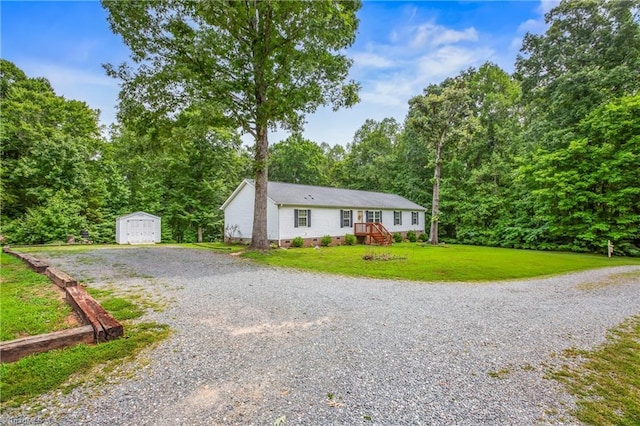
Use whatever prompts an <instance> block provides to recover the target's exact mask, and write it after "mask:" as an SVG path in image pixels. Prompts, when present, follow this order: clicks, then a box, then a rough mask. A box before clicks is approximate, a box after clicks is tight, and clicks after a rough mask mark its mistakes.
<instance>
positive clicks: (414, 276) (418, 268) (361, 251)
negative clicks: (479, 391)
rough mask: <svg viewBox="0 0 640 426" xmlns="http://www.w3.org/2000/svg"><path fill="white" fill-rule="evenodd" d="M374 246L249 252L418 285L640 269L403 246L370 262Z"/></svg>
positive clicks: (273, 260)
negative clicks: (366, 257)
mask: <svg viewBox="0 0 640 426" xmlns="http://www.w3.org/2000/svg"><path fill="white" fill-rule="evenodd" d="M368 247H369V246H362V245H358V246H335V247H322V248H320V249H313V248H297V249H289V250H271V251H269V252H266V253H261V252H257V251H249V252H246V253H244V254H243V256H244V257H246V258H249V259H253V260H255V261H257V262H259V263H263V264H267V265H273V266H284V267H291V268H297V269H301V270H308V271H317V272H327V273H334V274H341V275H348V276H359V277H370V278H391V279H402V280H412V281H449V282H451V281H473V282H482V281H497V280H508V279H523V278H531V277H539V276H546V275H556V274H562V273H567V272H574V271H582V270H587V269H594V268H601V267H607V266H621V265H640V259H638V258H629V257H614V258H607V257H606V256H600V255H593V254H578V253H564V252H543V251H530V250H515V249H505V248H493V247H479V246H464V245H446V246H431V245H424V244H420V243H417V244H416V243H400V244H393V245H392V246H387V247H384V248H383V249H381V250H383V251H384V253H385V254H386V255H385V257H386V258H392V259H398V260H392V261H388V260H385V261H376V260H375V259H374V260H365V259H363V257H364V256H365V255H367V254H368V253H370V250H371V249H370V248H368Z"/></svg>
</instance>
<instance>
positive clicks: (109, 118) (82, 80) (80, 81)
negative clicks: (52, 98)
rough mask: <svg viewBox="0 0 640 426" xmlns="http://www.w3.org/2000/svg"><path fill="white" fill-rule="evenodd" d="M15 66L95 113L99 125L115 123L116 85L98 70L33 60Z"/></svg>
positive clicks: (117, 91)
mask: <svg viewBox="0 0 640 426" xmlns="http://www.w3.org/2000/svg"><path fill="white" fill-rule="evenodd" d="M16 65H17V66H18V67H20V68H21V69H22V70H23V71H24V72H25V73H26V74H27V75H28V76H29V77H46V78H47V80H49V82H50V83H51V86H52V87H53V90H54V91H55V92H56V94H57V95H59V96H64V97H65V98H66V99H74V100H79V101H83V102H86V104H87V105H89V108H91V109H99V110H100V111H101V113H100V123H101V124H103V125H105V126H108V125H110V124H112V123H114V122H115V121H116V116H115V115H116V113H115V106H116V104H117V102H118V93H119V87H118V82H117V81H116V80H115V79H113V78H111V77H108V76H107V75H106V74H105V72H104V70H103V69H102V67H92V68H78V67H70V66H63V65H58V64H51V63H42V62H37V61H35V60H25V61H16Z"/></svg>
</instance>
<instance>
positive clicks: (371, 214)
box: [367, 210, 382, 223]
mask: <svg viewBox="0 0 640 426" xmlns="http://www.w3.org/2000/svg"><path fill="white" fill-rule="evenodd" d="M367 222H378V223H381V222H382V210H367Z"/></svg>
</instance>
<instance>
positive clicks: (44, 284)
mask: <svg viewBox="0 0 640 426" xmlns="http://www.w3.org/2000/svg"><path fill="white" fill-rule="evenodd" d="M0 256H1V258H0V261H1V262H2V263H1V264H2V268H1V272H2V273H1V274H0V282H1V284H0V285H1V288H0V290H1V291H0V318H2V327H1V328H0V340H2V341H7V340H13V339H18V338H21V337H26V336H34V335H38V334H44V333H51V332H54V331H58V330H64V329H66V328H69V327H70V326H69V324H68V323H67V322H66V321H65V320H66V318H67V317H68V316H69V315H71V314H72V313H73V310H72V309H71V307H70V306H69V305H68V304H67V303H66V302H65V301H64V300H63V299H62V297H61V295H60V293H59V292H58V291H57V290H56V289H55V287H54V285H53V284H52V283H51V281H50V280H49V278H47V277H46V276H44V275H42V274H37V273H35V272H33V271H32V270H31V269H29V267H28V266H27V265H26V264H25V263H24V262H23V261H22V260H20V259H17V258H15V257H13V256H10V255H8V254H6V253H1V254H0Z"/></svg>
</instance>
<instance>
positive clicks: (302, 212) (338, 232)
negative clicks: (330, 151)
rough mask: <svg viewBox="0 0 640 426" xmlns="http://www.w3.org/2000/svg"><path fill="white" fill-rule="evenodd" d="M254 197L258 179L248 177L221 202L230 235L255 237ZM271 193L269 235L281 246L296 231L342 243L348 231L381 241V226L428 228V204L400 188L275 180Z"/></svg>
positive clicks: (308, 239)
mask: <svg viewBox="0 0 640 426" xmlns="http://www.w3.org/2000/svg"><path fill="white" fill-rule="evenodd" d="M254 197H255V186H254V181H253V180H251V179H245V180H244V181H242V183H240V185H239V186H238V187H237V188H236V190H235V191H233V194H231V196H230V197H229V198H228V199H227V201H225V202H224V204H223V205H222V206H221V207H220V209H222V210H224V229H225V240H226V241H233V242H245V243H248V242H250V241H251V235H252V230H253V206H254V199H255V198H254ZM267 197H268V200H267V236H268V238H269V240H270V242H271V243H272V244H277V245H278V246H280V247H289V246H290V245H291V240H293V239H294V238H296V237H302V238H303V239H304V241H305V245H319V244H320V239H321V238H322V237H323V236H325V235H329V236H331V237H333V242H332V244H342V242H343V241H344V237H345V235H346V234H353V235H356V236H358V238H359V240H360V241H361V242H379V243H380V242H381V241H378V236H376V235H374V234H375V233H377V232H381V233H383V234H384V236H386V238H390V235H391V234H394V233H396V232H398V233H401V234H402V235H403V236H404V237H406V235H407V232H408V231H414V232H415V233H416V235H420V234H421V233H422V232H424V229H425V221H424V220H425V208H424V207H422V206H420V205H418V204H416V203H414V202H412V201H409V200H407V199H406V198H404V197H401V196H399V195H395V194H385V193H381V192H370V191H358V190H353V189H339V188H327V187H322V186H310V185H298V184H291V183H280V182H269V184H268V187H267ZM379 225H382V226H379ZM386 231H388V232H386ZM372 232H373V233H372ZM374 237H375V238H374ZM374 239H375V241H374ZM382 243H384V242H382Z"/></svg>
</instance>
